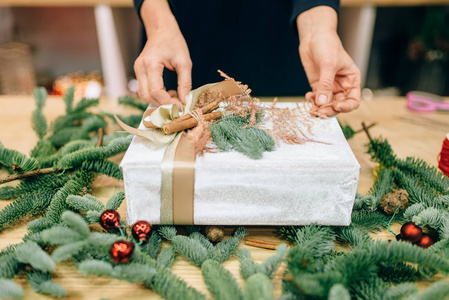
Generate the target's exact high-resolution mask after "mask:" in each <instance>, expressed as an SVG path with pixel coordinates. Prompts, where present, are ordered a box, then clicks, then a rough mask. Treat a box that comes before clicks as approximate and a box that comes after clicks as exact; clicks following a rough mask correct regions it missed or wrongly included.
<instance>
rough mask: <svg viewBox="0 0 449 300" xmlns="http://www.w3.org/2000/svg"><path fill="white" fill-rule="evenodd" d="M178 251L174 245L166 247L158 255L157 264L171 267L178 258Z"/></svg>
mask: <svg viewBox="0 0 449 300" xmlns="http://www.w3.org/2000/svg"><path fill="white" fill-rule="evenodd" d="M176 255H177V254H176V252H175V248H173V247H165V248H164V249H162V251H161V253H160V254H159V255H158V257H157V264H158V265H159V266H161V267H163V268H168V269H170V268H171V266H172V265H173V263H174V262H175V260H176Z"/></svg>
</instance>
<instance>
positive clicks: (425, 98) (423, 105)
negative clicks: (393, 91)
mask: <svg viewBox="0 0 449 300" xmlns="http://www.w3.org/2000/svg"><path fill="white" fill-rule="evenodd" d="M405 96H406V97H407V107H408V108H409V109H411V110H414V111H419V112H433V111H447V112H449V102H446V101H445V100H444V99H443V97H440V96H438V95H435V94H431V93H425V92H419V91H412V92H408V93H407V95H405Z"/></svg>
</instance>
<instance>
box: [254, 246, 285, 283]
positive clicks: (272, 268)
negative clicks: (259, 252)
mask: <svg viewBox="0 0 449 300" xmlns="http://www.w3.org/2000/svg"><path fill="white" fill-rule="evenodd" d="M289 250H290V249H289V248H288V247H287V245H286V244H281V245H279V246H278V247H277V249H276V254H275V255H273V256H270V257H269V258H267V259H266V260H264V261H263V262H262V263H261V264H260V265H259V267H258V269H257V272H258V273H262V274H265V275H266V276H268V278H270V279H273V276H274V274H275V272H276V271H277V269H278V268H279V266H280V264H281V262H282V260H283V259H284V257H285V255H286V254H287V253H288V252H289Z"/></svg>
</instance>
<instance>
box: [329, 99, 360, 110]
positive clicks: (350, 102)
mask: <svg viewBox="0 0 449 300" xmlns="http://www.w3.org/2000/svg"><path fill="white" fill-rule="evenodd" d="M359 106H360V101H357V100H354V99H346V100H345V101H341V102H338V103H336V104H334V105H333V108H334V110H335V111H339V112H350V111H353V110H355V109H357V108H358V107H359Z"/></svg>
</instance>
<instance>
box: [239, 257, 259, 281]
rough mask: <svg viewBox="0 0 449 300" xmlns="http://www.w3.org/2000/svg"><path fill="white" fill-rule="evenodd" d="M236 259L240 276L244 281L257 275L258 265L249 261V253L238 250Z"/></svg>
mask: <svg viewBox="0 0 449 300" xmlns="http://www.w3.org/2000/svg"><path fill="white" fill-rule="evenodd" d="M237 257H238V259H239V262H240V276H242V278H243V280H245V281H246V280H248V278H249V277H251V276H252V275H254V274H256V273H257V270H258V268H259V264H258V263H256V262H255V261H253V260H252V259H251V252H249V250H248V249H239V250H238V252H237Z"/></svg>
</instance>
